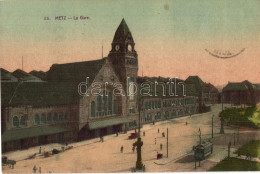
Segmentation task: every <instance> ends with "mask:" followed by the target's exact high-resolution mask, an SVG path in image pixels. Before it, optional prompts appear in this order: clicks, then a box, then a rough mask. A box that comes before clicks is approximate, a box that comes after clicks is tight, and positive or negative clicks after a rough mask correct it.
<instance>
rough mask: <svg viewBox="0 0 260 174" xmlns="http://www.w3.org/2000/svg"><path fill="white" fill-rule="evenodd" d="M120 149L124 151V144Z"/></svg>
mask: <svg viewBox="0 0 260 174" xmlns="http://www.w3.org/2000/svg"><path fill="white" fill-rule="evenodd" d="M120 151H121V153H123V151H124V146H123V145H122V146H121V149H120Z"/></svg>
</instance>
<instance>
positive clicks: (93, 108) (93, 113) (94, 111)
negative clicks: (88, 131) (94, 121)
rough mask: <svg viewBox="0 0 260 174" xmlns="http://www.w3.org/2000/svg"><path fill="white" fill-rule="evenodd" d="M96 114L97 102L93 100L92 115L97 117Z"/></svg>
mask: <svg viewBox="0 0 260 174" xmlns="http://www.w3.org/2000/svg"><path fill="white" fill-rule="evenodd" d="M95 114H96V104H95V102H94V101H92V102H91V117H95Z"/></svg>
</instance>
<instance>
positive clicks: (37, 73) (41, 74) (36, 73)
mask: <svg viewBox="0 0 260 174" xmlns="http://www.w3.org/2000/svg"><path fill="white" fill-rule="evenodd" d="M29 74H31V75H33V76H35V77H38V78H40V79H41V80H44V81H45V80H46V76H47V73H46V72H43V71H36V70H33V71H31V72H29Z"/></svg>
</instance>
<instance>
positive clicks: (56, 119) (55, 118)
mask: <svg viewBox="0 0 260 174" xmlns="http://www.w3.org/2000/svg"><path fill="white" fill-rule="evenodd" d="M53 121H58V113H57V112H55V113H54V115H53Z"/></svg>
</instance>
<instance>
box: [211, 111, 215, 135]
mask: <svg viewBox="0 0 260 174" xmlns="http://www.w3.org/2000/svg"><path fill="white" fill-rule="evenodd" d="M213 118H214V114H213V116H212V129H211V133H212V134H211V138H213V124H214V123H213Z"/></svg>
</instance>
